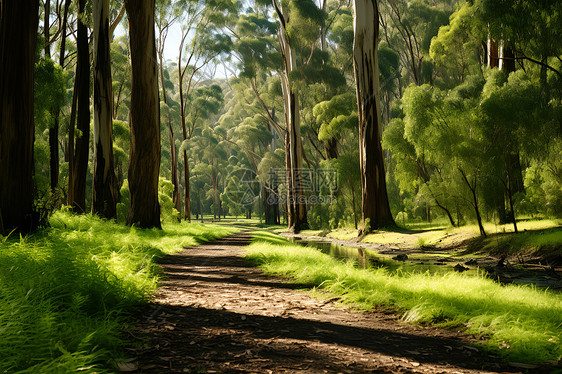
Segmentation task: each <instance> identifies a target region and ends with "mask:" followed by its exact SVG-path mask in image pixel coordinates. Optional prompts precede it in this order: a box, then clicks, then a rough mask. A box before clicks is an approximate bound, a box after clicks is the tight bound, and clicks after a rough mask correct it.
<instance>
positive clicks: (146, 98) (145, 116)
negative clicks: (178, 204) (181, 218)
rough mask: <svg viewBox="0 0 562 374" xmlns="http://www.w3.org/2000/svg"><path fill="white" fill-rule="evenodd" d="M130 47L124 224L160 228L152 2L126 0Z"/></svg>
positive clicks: (158, 101)
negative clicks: (127, 195)
mask: <svg viewBox="0 0 562 374" xmlns="http://www.w3.org/2000/svg"><path fill="white" fill-rule="evenodd" d="M125 7H126V10H127V15H128V18H129V37H130V45H131V67H132V74H131V106H130V121H131V123H130V126H131V152H130V159H129V191H130V203H131V205H130V210H129V217H128V219H127V224H128V225H132V224H138V225H139V226H140V227H143V228H148V227H157V228H161V227H162V226H161V223H160V204H159V203H158V173H159V171H160V100H159V98H158V71H157V69H158V66H157V62H156V39H155V32H154V0H139V1H132V0H126V1H125Z"/></svg>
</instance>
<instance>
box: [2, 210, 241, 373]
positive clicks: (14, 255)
mask: <svg viewBox="0 0 562 374" xmlns="http://www.w3.org/2000/svg"><path fill="white" fill-rule="evenodd" d="M50 223H51V227H50V228H47V229H44V230H41V231H38V232H36V233H34V234H31V235H29V236H25V237H15V236H13V235H12V236H8V237H1V236H0V372H29V373H37V372H41V373H59V372H63V373H71V372H86V373H88V372H92V373H93V372H95V373H101V372H106V371H113V370H114V368H113V367H112V366H111V365H112V363H114V362H115V360H117V359H119V357H120V347H121V346H122V341H121V338H120V337H119V334H120V331H121V330H122V328H123V324H124V323H126V321H127V311H128V310H130V308H131V307H132V306H134V305H136V304H139V303H142V302H145V301H146V300H148V299H149V298H150V296H151V295H152V293H153V292H154V291H155V290H156V287H157V283H158V277H157V274H158V268H157V266H156V265H155V263H154V260H155V259H156V258H158V257H160V256H163V255H164V254H165V253H170V252H174V251H177V250H180V249H181V248H182V247H183V246H187V245H195V244H199V243H202V242H205V241H208V240H211V239H214V238H216V237H220V236H224V235H227V234H228V233H230V232H232V231H233V230H232V229H228V228H225V227H224V226H216V225H201V224H195V223H192V224H185V223H184V224H168V225H165V226H164V229H163V230H156V229H154V230H140V229H136V228H134V227H133V228H131V227H126V226H123V225H118V224H115V223H113V222H111V221H106V220H102V219H99V218H96V217H92V216H90V215H81V216H76V215H72V214H70V213H67V212H56V213H55V214H54V215H53V216H52V217H51V219H50Z"/></svg>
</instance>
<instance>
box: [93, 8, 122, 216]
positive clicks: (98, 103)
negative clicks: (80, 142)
mask: <svg viewBox="0 0 562 374" xmlns="http://www.w3.org/2000/svg"><path fill="white" fill-rule="evenodd" d="M109 33H110V30H109V0H94V180H93V188H92V212H93V213H97V214H99V215H101V216H103V217H105V218H115V214H116V211H115V206H116V204H117V193H118V192H117V180H116V178H115V170H114V165H113V131H112V130H113V105H112V104H113V93H112V81H111V62H110V54H109V39H110V35H109Z"/></svg>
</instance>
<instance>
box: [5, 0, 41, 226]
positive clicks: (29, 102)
mask: <svg viewBox="0 0 562 374" xmlns="http://www.w3.org/2000/svg"><path fill="white" fill-rule="evenodd" d="M38 19H39V2H38V1H37V0H26V1H0V234H2V235H6V234H7V233H9V232H10V231H11V230H13V229H17V230H31V229H33V228H35V227H36V225H37V216H36V214H35V213H34V209H33V179H32V173H33V140H34V134H35V131H34V121H33V82H34V80H33V71H34V66H35V45H36V40H37V25H38Z"/></svg>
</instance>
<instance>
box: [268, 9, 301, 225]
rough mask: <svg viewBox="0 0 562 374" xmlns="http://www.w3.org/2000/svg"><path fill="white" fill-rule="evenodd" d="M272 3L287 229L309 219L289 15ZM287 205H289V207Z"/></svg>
mask: <svg viewBox="0 0 562 374" xmlns="http://www.w3.org/2000/svg"><path fill="white" fill-rule="evenodd" d="M274 5H275V11H276V12H277V15H278V17H279V19H280V21H281V26H282V27H280V28H279V30H278V35H277V36H278V40H279V46H280V49H281V58H282V59H283V69H284V71H283V73H282V74H281V87H282V89H283V101H284V106H285V123H286V125H287V134H288V142H287V148H288V157H287V158H286V161H287V165H286V166H287V167H286V168H287V180H288V184H287V190H288V194H287V202H288V209H287V214H288V216H289V230H290V231H293V232H299V231H301V230H303V229H306V228H308V221H307V216H306V199H305V198H304V190H303V183H302V182H301V181H302V177H303V162H302V159H303V154H302V138H301V125H300V109H299V99H298V96H297V92H296V88H295V87H294V85H293V83H292V82H291V73H292V72H293V70H295V69H296V60H295V56H294V50H293V48H292V46H291V44H290V42H289V39H288V37H287V35H286V33H287V30H286V27H287V22H288V20H289V18H288V17H287V14H286V13H285V12H284V9H281V8H280V6H279V4H278V3H277V1H275V2H274ZM289 161H290V164H289ZM290 206H292V209H291V207H290Z"/></svg>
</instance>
